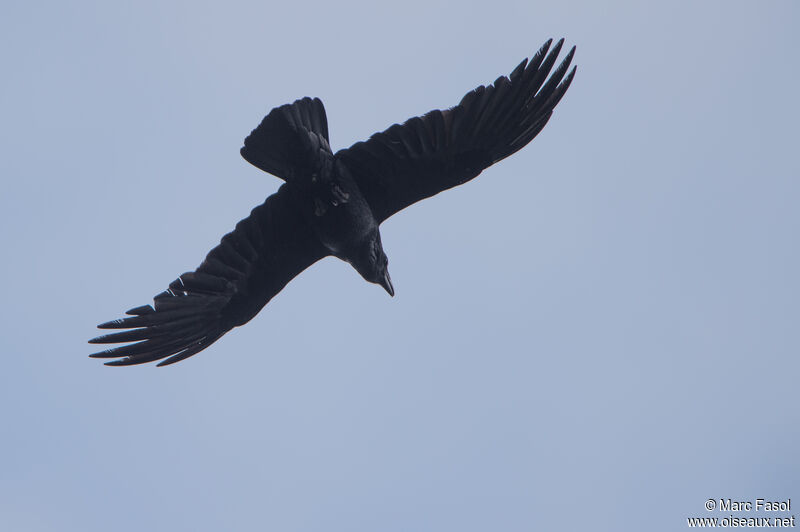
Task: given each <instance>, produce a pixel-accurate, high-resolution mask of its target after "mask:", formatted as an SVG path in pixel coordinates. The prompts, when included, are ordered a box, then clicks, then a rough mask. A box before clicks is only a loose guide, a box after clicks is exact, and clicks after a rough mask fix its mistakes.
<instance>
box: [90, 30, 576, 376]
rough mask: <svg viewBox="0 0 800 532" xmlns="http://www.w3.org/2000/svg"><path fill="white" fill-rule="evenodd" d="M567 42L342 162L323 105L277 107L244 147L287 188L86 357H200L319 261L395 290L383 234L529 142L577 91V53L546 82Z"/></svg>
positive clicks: (354, 150) (345, 154)
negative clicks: (387, 225)
mask: <svg viewBox="0 0 800 532" xmlns="http://www.w3.org/2000/svg"><path fill="white" fill-rule="evenodd" d="M563 43H564V40H563V39H561V40H560V41H559V42H558V43H556V45H555V46H554V47H553V49H552V50H550V52H549V53H548V50H549V49H550V45H551V44H552V40H548V41H547V42H546V43H545V44H544V45H543V46H542V47H541V48H540V49H539V51H538V52H537V53H536V55H534V56H533V58H532V59H531V60H530V61H528V60H527V59H525V60H523V61H522V62H521V63H520V64H519V65H518V66H517V67H516V68H515V69H514V71H513V72H511V74H510V75H509V76H508V77H505V76H501V77H499V78H497V80H496V81H495V82H494V84H493V85H489V86H488V87H484V86H480V87H478V88H477V89H475V90H473V91H471V92H469V93H467V94H466V96H464V98H463V99H462V100H461V103H459V104H458V105H457V106H455V107H453V108H450V109H448V110H446V111H438V110H436V111H431V112H429V113H427V114H425V115H423V116H421V117H415V118H411V119H410V120H408V121H406V122H405V123H404V124H402V125H400V124H395V125H393V126H391V127H390V128H389V129H387V130H386V131H384V132H382V133H376V134H374V135H372V137H370V138H369V140H367V141H364V142H358V143H356V144H354V145H352V146H351V147H349V148H347V149H343V150H340V151H338V152H336V153H335V154H334V153H333V152H332V151H331V148H330V144H329V140H328V121H327V118H326V116H325V108H324V107H323V106H322V102H321V101H320V100H319V99H317V98H314V99H311V98H303V99H301V100H297V101H296V102H294V103H292V104H288V105H283V106H281V107H277V108H275V109H273V110H272V111H271V112H270V113H269V114H268V115H267V116H266V117H265V118H264V120H263V121H262V122H261V124H260V125H259V126H258V127H257V128H256V129H254V130H253V132H252V133H250V136H248V137H247V138H246V139H245V141H244V147H243V148H242V150H241V154H242V156H243V157H244V158H245V159H246V160H247V161H248V162H250V163H251V164H253V165H254V166H256V167H258V168H260V169H261V170H264V171H265V172H269V173H270V174H273V175H275V176H277V177H279V178H281V179H283V180H284V181H285V182H286V183H284V184H283V185H282V186H281V187H280V189H279V190H278V192H276V193H275V194H273V195H272V196H269V197H268V198H267V199H266V201H265V202H264V203H263V204H262V205H259V206H258V207H256V208H255V209H253V211H252V212H251V213H250V216H248V217H247V218H245V219H244V220H242V221H240V222H239V223H238V224H236V228H235V229H234V230H233V231H232V232H230V233H228V234H227V235H225V236H224V237H222V241H221V242H220V244H219V245H218V246H217V247H215V248H214V249H212V250H211V252H210V253H209V254H208V256H206V258H205V260H204V261H203V263H202V264H200V266H199V267H198V268H197V270H195V271H194V272H188V273H184V274H183V275H181V276H180V277H178V278H177V279H176V280H175V281H173V282H172V283H171V284H170V285H169V288H168V289H167V290H166V291H164V292H161V293H160V294H158V295H157V296H155V298H153V305H144V306H141V307H136V308H133V309H131V310H129V311H128V312H127V313H126V314H128V315H129V316H131V317H128V318H124V319H119V320H114V321H109V322H107V323H103V324H100V325H98V328H100V329H127V330H126V331H123V332H117V333H112V334H106V335H104V336H99V337H97V338H94V339H92V340H90V341H89V343H93V344H111V343H126V345H122V346H118V347H114V348H111V349H108V350H106V351H101V352H99V353H94V354H92V355H90V356H91V357H95V358H117V359H118V360H113V361H111V362H107V363H106V364H107V365H109V366H126V365H131V364H142V363H145V362H152V361H154V360H161V359H166V360H163V361H162V362H161V363H159V364H158V365H159V366H164V365H168V364H172V363H174V362H178V361H180V360H183V359H185V358H188V357H190V356H192V355H194V354H196V353H198V352H199V351H202V350H203V349H205V348H206V347H208V346H209V345H211V344H212V343H214V342H215V341H216V340H217V339H219V337H220V336H222V335H223V334H225V333H226V332H228V331H229V330H231V329H232V328H233V327H237V326H239V325H243V324H245V323H247V322H248V321H250V319H252V318H253V316H255V315H256V314H257V313H258V312H259V311H260V310H261V308H262V307H263V306H264V305H266V304H267V302H268V301H269V300H270V299H272V298H273V297H274V296H275V294H277V293H278V292H280V291H281V290H282V289H283V287H284V286H286V284H287V283H288V282H289V281H291V280H292V279H293V278H294V277H295V276H296V275H298V274H299V273H300V272H302V271H303V270H305V269H306V268H308V267H309V266H311V265H312V264H314V263H315V262H317V261H318V260H320V259H321V258H323V257H327V256H328V255H333V256H334V257H338V258H340V259H342V260H344V261H347V262H349V263H350V264H351V265H352V266H353V268H355V269H356V271H358V273H359V274H361V276H362V277H363V278H364V279H366V280H367V281H369V282H371V283H376V284H379V285H381V286H382V287H383V288H384V289H385V290H386V291H387V292H388V293H389V295H392V296H393V295H394V288H393V287H392V281H391V279H390V277H389V270H388V268H387V265H388V259H387V258H386V253H385V252H384V251H383V245H382V244H381V234H380V231H379V229H378V227H379V225H380V224H381V223H382V222H383V221H384V220H386V219H387V218H389V217H390V216H392V215H393V214H394V213H396V212H398V211H400V210H402V209H404V208H406V207H408V206H409V205H411V204H413V203H416V202H417V201H419V200H422V199H425V198H428V197H430V196H433V195H434V194H438V193H439V192H441V191H443V190H447V189H448V188H452V187H455V186H457V185H461V184H463V183H466V182H467V181H469V180H470V179H472V178H474V177H476V176H477V175H478V174H480V173H481V171H483V169H484V168H487V167H489V166H491V165H492V164H494V163H496V162H497V161H499V160H501V159H504V158H506V157H508V156H509V155H511V154H512V153H514V152H516V151H517V150H519V149H521V148H522V147H523V146H525V145H526V144H528V142H530V141H531V140H532V139H533V138H534V137H535V136H536V135H537V134H538V133H539V132H540V131H541V130H542V128H543V127H544V126H545V124H547V121H548V120H549V119H550V116H551V115H552V114H553V109H554V108H555V106H556V104H558V102H559V100H561V97H562V96H564V93H565V92H566V91H567V89H568V88H569V85H570V83H571V82H572V79H573V76H574V75H575V68H574V67H573V69H572V70H571V71H570V73H569V74H568V75H566V76H565V74H566V72H567V69H568V68H569V66H570V63H571V61H572V57H573V54H574V53H575V48H574V47H573V48H572V50H570V51H569V53H568V54H567V55H566V57H565V58H564V60H563V61H562V62H561V63H560V64H559V66H558V67H557V68H556V69H555V70H554V71H553V73H552V75H550V76H549V78H548V75H549V74H550V71H551V69H552V68H553V65H554V64H555V61H556V57H557V56H558V54H559V52H560V51H561V47H562V45H563Z"/></svg>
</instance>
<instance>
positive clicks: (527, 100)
mask: <svg viewBox="0 0 800 532" xmlns="http://www.w3.org/2000/svg"><path fill="white" fill-rule="evenodd" d="M551 43H552V40H549V41H547V42H546V43H545V44H544V45H543V46H542V47H541V48H540V49H539V51H538V52H537V53H536V55H535V56H534V57H533V58H532V59H531V60H530V62H528V60H527V59H526V60H524V61H522V63H520V64H519V66H517V68H516V69H514V71H513V72H512V73H511V75H510V76H509V77H505V76H501V77H499V78H497V80H496V81H495V82H494V84H493V85H489V86H488V87H484V86H480V87H478V88H477V89H475V90H473V91H471V92H469V93H467V94H466V96H464V98H463V99H462V100H461V103H459V104H458V105H457V106H455V107H453V108H450V109H448V110H446V111H438V110H436V111H431V112H429V113H428V114H426V115H424V116H421V117H416V118H411V119H410V120H408V121H407V122H405V123H404V124H402V125H400V124H395V125H393V126H391V127H390V128H389V129H387V130H386V131H383V132H382V133H376V134H374V135H373V136H372V137H370V139H369V140H367V141H364V142H358V143H356V144H354V145H353V146H351V147H349V148H347V149H344V150H341V151H339V152H337V153H336V157H337V158H339V159H340V160H341V161H342V162H344V163H345V166H346V167H347V168H348V169H349V170H350V172H351V173H352V174H353V176H354V177H355V179H356V181H357V183H358V186H359V188H360V189H361V192H362V194H363V195H364V197H365V198H366V199H367V201H368V202H369V204H370V206H371V207H372V211H373V213H374V215H375V217H376V218H377V219H378V220H379V221H381V222H382V221H383V220H385V219H386V218H389V217H390V216H391V215H393V214H394V213H396V212H398V211H400V210H402V209H404V208H405V207H408V206H409V205H411V204H413V203H416V202H417V201H419V200H422V199H424V198H428V197H430V196H433V195H434V194H437V193H439V192H441V191H443V190H447V189H448V188H452V187H454V186H456V185H460V184H462V183H465V182H467V181H469V180H470V179H472V178H474V177H476V176H477V175H478V174H480V173H481V172H482V171H483V169H484V168H487V167H489V166H491V165H492V164H494V163H496V162H497V161H499V160H501V159H504V158H506V157H508V156H509V155H511V154H512V153H514V152H516V151H517V150H519V149H521V148H522V147H524V146H525V145H526V144H528V142H530V141H531V140H532V139H533V138H534V137H535V136H536V135H537V134H538V133H539V131H541V130H542V128H543V127H544V126H545V124H547V121H548V120H549V119H550V116H551V115H552V113H553V108H555V106H556V104H558V102H559V101H560V100H561V97H562V96H563V95H564V93H565V92H566V90H567V89H568V88H569V85H570V83H571V82H572V78H573V76H574V75H575V68H573V69H572V71H571V72H570V73H569V74H568V75H567V76H566V77H565V74H566V72H567V69H568V68H569V65H570V63H571V61H572V56H573V54H574V53H575V48H574V47H573V48H572V50H570V52H569V53H568V54H567V56H566V57H565V59H564V60H563V62H562V63H561V64H560V65H559V66H558V68H556V69H555V71H553V74H552V75H551V76H550V78H549V79H547V78H548V74H550V70H551V69H552V68H553V65H554V64H555V61H556V57H557V56H558V54H559V52H560V51H561V47H562V45H563V43H564V40H563V39H561V40H560V41H558V43H557V44H556V45H555V46H554V47H553V49H552V51H550V53H549V54H548V53H547V51H548V49H549V48H550V45H551ZM545 55H547V57H545Z"/></svg>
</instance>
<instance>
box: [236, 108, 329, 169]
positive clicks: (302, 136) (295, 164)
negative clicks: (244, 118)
mask: <svg viewBox="0 0 800 532" xmlns="http://www.w3.org/2000/svg"><path fill="white" fill-rule="evenodd" d="M320 151H323V152H326V153H328V154H330V153H331V148H330V145H329V140H328V118H327V116H326V114H325V107H324V106H323V105H322V101H320V99H319V98H313V99H312V98H308V97H306V98H301V99H299V100H296V101H295V102H294V103H289V104H286V105H281V106H280V107H276V108H275V109H273V110H272V111H270V112H269V114H268V115H267V116H265V117H264V120H262V121H261V123H260V124H259V125H258V127H257V128H255V129H254V130H253V131H252V132H251V133H250V135H248V136H247V138H246V139H244V146H243V147H242V149H241V150H240V153H241V154H242V157H244V159H245V160H246V161H247V162H249V163H250V164H252V165H253V166H255V167H256V168H260V169H261V170H264V171H265V172H267V173H270V174H272V175H274V176H277V177H280V178H281V179H283V180H284V181H291V180H292V178H293V177H294V175H295V173H297V172H308V173H311V172H313V171H314V167H315V165H317V164H319V160H318V159H319V157H318V153H319V152H320Z"/></svg>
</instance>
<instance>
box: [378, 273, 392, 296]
mask: <svg viewBox="0 0 800 532" xmlns="http://www.w3.org/2000/svg"><path fill="white" fill-rule="evenodd" d="M380 285H381V286H382V287H383V288H384V290H386V291H387V292H388V293H389V295H390V296H392V297H394V287H393V286H392V278H391V277H389V270H386V271H385V272H384V274H383V278H382V279H381V282H380Z"/></svg>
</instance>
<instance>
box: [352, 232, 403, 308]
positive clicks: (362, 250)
mask: <svg viewBox="0 0 800 532" xmlns="http://www.w3.org/2000/svg"><path fill="white" fill-rule="evenodd" d="M349 262H350V264H352V265H353V268H355V269H356V271H357V272H358V273H360V274H361V277H363V278H364V279H365V280H367V281H369V282H370V283H375V284H379V285H381V286H382V287H383V288H384V290H386V291H387V292H388V293H389V295H390V296H394V287H393V286H392V278H391V277H389V259H388V258H387V257H386V252H385V251H383V244H381V234H380V232H379V231H378V228H377V227H376V228H375V229H374V231H370V233H369V234H368V235H367V237H366V238H365V239H364V240H362V241H361V242H360V243H359V245H358V247H357V249H356V251H355V253H351V254H350V256H349Z"/></svg>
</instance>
